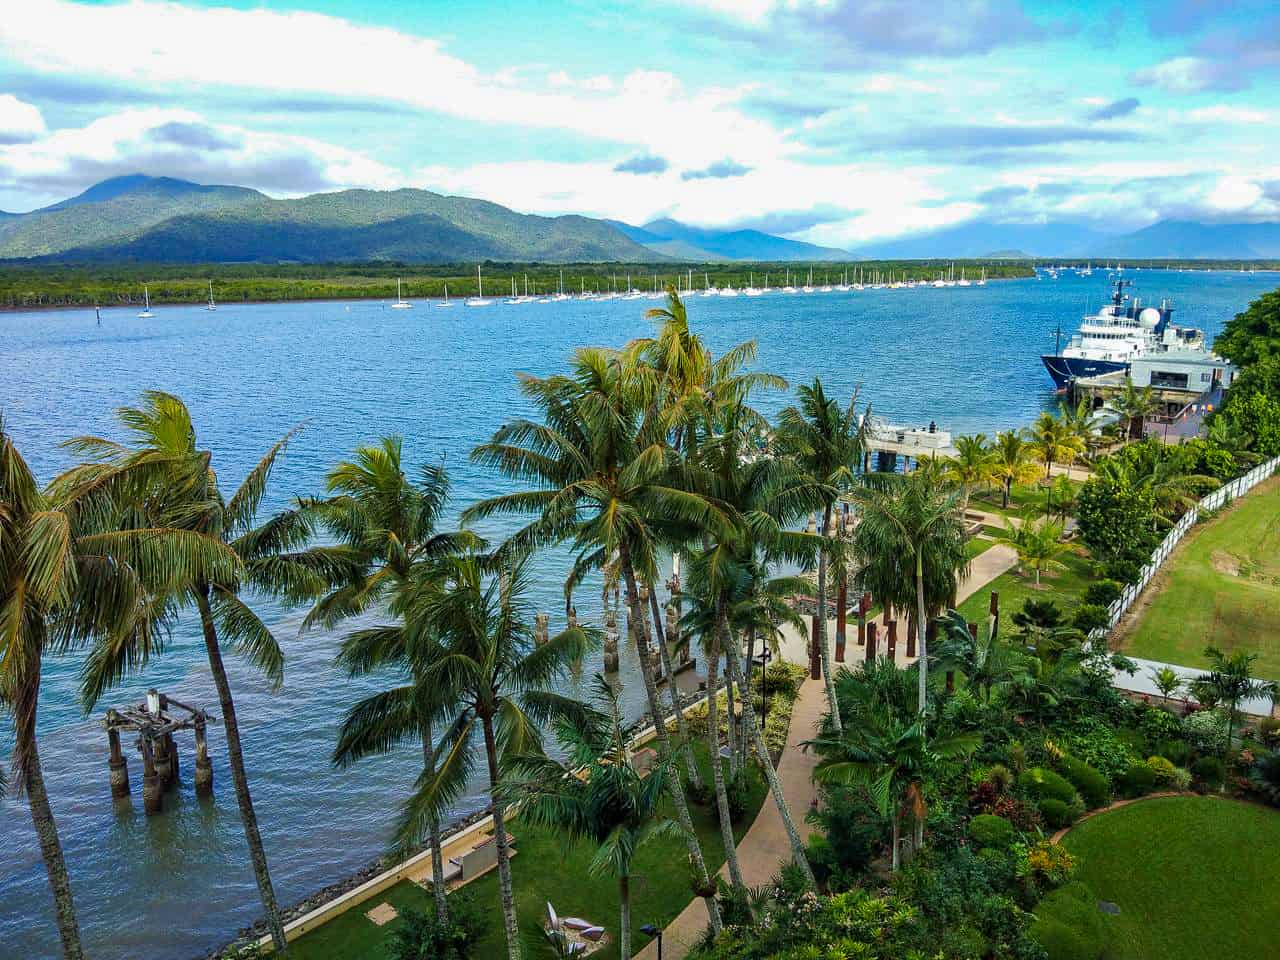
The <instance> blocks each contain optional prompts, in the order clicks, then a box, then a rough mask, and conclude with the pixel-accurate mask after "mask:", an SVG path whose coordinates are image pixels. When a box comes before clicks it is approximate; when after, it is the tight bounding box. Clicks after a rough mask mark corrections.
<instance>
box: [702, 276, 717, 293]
mask: <svg viewBox="0 0 1280 960" xmlns="http://www.w3.org/2000/svg"><path fill="white" fill-rule="evenodd" d="M702 295H703V296H704V297H714V296H715V295H716V288H715V287H713V286H711V281H710V280H708V279H707V275H706V274H705V273H704V274H703V275H702Z"/></svg>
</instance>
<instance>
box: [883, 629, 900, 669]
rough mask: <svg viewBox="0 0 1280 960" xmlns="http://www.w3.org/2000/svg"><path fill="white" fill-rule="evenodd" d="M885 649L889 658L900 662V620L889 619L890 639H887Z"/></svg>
mask: <svg viewBox="0 0 1280 960" xmlns="http://www.w3.org/2000/svg"><path fill="white" fill-rule="evenodd" d="M885 651H886V653H887V654H888V656H889V659H890V660H892V661H893V662H894V663H897V662H898V659H897V658H898V621H897V620H890V621H889V634H888V639H887V640H886V641H885Z"/></svg>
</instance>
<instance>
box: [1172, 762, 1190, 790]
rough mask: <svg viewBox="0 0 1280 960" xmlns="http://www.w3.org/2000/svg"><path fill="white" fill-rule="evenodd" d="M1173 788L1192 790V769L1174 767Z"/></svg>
mask: <svg viewBox="0 0 1280 960" xmlns="http://www.w3.org/2000/svg"><path fill="white" fill-rule="evenodd" d="M1173 789H1175V790H1190V789H1191V771H1190V770H1188V769H1187V768H1186V767H1174V768H1173Z"/></svg>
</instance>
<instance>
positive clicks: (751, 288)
mask: <svg viewBox="0 0 1280 960" xmlns="http://www.w3.org/2000/svg"><path fill="white" fill-rule="evenodd" d="M762 293H764V291H763V290H761V289H760V288H759V287H757V286H756V275H755V274H754V273H749V274H747V285H746V286H745V287H743V288H742V295H743V296H744V297H758V296H760V294H762Z"/></svg>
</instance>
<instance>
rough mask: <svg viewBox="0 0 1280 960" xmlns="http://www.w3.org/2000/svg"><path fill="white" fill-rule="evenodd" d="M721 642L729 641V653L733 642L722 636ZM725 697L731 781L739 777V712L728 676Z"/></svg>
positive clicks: (727, 644) (726, 734) (731, 681)
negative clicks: (736, 708)
mask: <svg viewBox="0 0 1280 960" xmlns="http://www.w3.org/2000/svg"><path fill="white" fill-rule="evenodd" d="M721 640H722V641H725V640H727V641H728V643H725V644H724V646H725V650H726V652H727V650H728V647H729V644H730V643H732V642H733V641H732V639H731V638H729V637H728V636H722V637H721ZM726 655H727V653H726ZM724 696H725V718H724V719H725V727H726V730H725V743H726V744H727V745H728V747H729V779H730V780H732V779H733V778H735V777H736V776H737V775H738V751H737V749H736V747H737V745H738V717H737V712H736V711H735V709H734V706H735V701H736V699H737V697H736V695H735V693H734V689H733V678H732V677H729V676H727V675H726V677H725V684H724Z"/></svg>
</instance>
